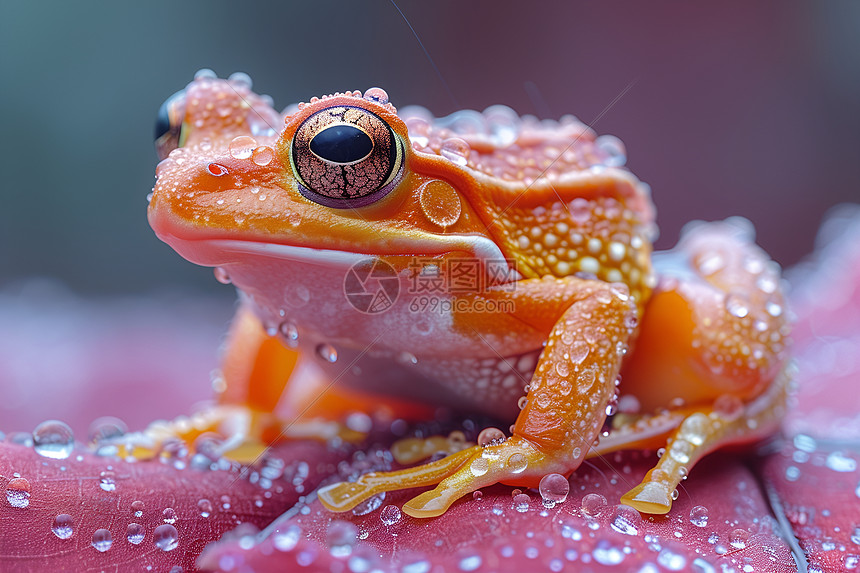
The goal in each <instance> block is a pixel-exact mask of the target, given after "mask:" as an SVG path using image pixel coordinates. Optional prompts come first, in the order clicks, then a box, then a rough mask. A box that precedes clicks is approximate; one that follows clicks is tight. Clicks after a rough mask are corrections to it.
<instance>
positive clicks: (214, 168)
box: [206, 163, 229, 177]
mask: <svg viewBox="0 0 860 573" xmlns="http://www.w3.org/2000/svg"><path fill="white" fill-rule="evenodd" d="M206 171H208V172H209V173H210V175H214V176H215V177H221V176H222V175H227V174H228V173H229V171H228V170H227V168H226V167H224V166H223V165H221V164H220V163H210V164H209V165H207V166H206Z"/></svg>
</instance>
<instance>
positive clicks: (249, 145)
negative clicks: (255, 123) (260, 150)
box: [230, 135, 258, 159]
mask: <svg viewBox="0 0 860 573" xmlns="http://www.w3.org/2000/svg"><path fill="white" fill-rule="evenodd" d="M257 147H258V145H257V140H256V139H254V138H253V137H251V136H249V135H240V136H239V137H235V138H233V141H231V142H230V155H231V156H232V157H233V159H248V158H249V157H251V154H252V153H253V152H254V150H255V149H256V148H257Z"/></svg>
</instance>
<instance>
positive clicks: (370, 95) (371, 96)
mask: <svg viewBox="0 0 860 573" xmlns="http://www.w3.org/2000/svg"><path fill="white" fill-rule="evenodd" d="M362 97H364V99H366V100H367V101H374V102H376V103H378V104H379V105H385V104H387V103H388V93H387V92H386V91H385V90H384V89H382V88H370V89H368V90H367V91H365V92H364V96H362Z"/></svg>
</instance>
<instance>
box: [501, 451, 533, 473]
mask: <svg viewBox="0 0 860 573" xmlns="http://www.w3.org/2000/svg"><path fill="white" fill-rule="evenodd" d="M506 463H507V466H508V470H509V471H510V472H511V473H514V474H518V473H522V472H523V471H524V470H525V469H526V468H527V467H528V465H529V460H528V458H526V457H525V456H524V455H523V454H521V453H519V452H516V453H513V454H511V455H510V457H508V461H507V462H506Z"/></svg>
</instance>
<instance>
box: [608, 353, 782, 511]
mask: <svg viewBox="0 0 860 573" xmlns="http://www.w3.org/2000/svg"><path fill="white" fill-rule="evenodd" d="M792 369H793V366H789V367H787V368H786V369H784V370H783V371H782V372H781V373H780V375H779V376H778V377H777V379H776V381H774V383H773V385H772V386H771V388H769V389H768V390H767V391H766V392H765V393H764V394H762V395H761V396H759V397H758V398H756V399H755V400H753V401H752V402H749V403H747V404H744V403H743V402H742V401H741V400H740V399H739V398H736V397H733V396H730V395H725V396H722V397H721V398H719V399H717V401H716V402H715V403H714V405H713V406H712V407H710V408H701V409H691V410H688V411H687V412H685V413H684V414H685V415H683V418H682V419H683V421H682V422H681V423H680V426H679V427H678V428H677V429H676V430H674V431H673V432H671V433H670V435H669V438H668V440H667V441H666V442H665V452H664V453H663V455H661V456H660V461H659V462H658V463H657V465H656V466H654V468H653V469H651V470H650V471H649V472H648V473H647V474H646V475H645V478H644V479H643V480H642V483H640V484H639V485H637V486H636V487H634V488H633V489H631V490H630V491H629V492H627V493H626V494H624V495H623V496H622V497H621V501H622V503H624V504H627V505H630V506H632V507H634V508H636V509H637V510H639V511H641V512H642V513H652V514H665V513H668V512H669V510H670V509H671V508H672V500H674V499H676V498H677V493H676V491H677V490H676V488H677V487H678V484H679V483H681V481H682V480H683V479H684V478H685V477H686V476H687V474H688V473H689V471H690V469H691V468H692V467H693V465H695V464H696V462H698V461H699V460H700V459H701V458H702V457H703V456H704V455H706V454H708V453H709V452H711V451H713V450H716V449H718V448H721V447H723V446H727V445H731V444H739V443H749V442H754V441H756V440H759V439H761V438H763V437H764V436H766V435H768V434H772V433H773V432H774V431H775V430H776V429H777V428H778V427H779V424H780V420H781V419H782V417H783V416H784V415H785V411H786V397H787V390H788V385H789V381H790V379H791V372H792ZM677 415H678V413H674V414H673V413H671V412H670V413H667V414H662V415H658V416H655V417H654V418H653V419H652V420H650V422H649V421H646V423H644V424H642V423H641V422H642V421H640V425H639V426H638V428H639V430H638V431H637V430H635V429H631V428H626V429H621V431H620V432H619V434H620V435H619V436H616V438H615V442H614V443H613V442H612V441H611V440H607V442H608V443H607V444H606V445H605V446H604V448H605V451H610V450H614V449H621V447H620V446H621V445H622V442H623V441H624V438H625V437H626V438H627V439H628V440H629V441H628V443H627V444H626V446H627V447H642V446H643V445H645V444H648V443H653V440H654V438H655V437H656V436H658V435H659V432H660V431H661V430H662V429H665V428H666V427H667V425H669V424H671V423H672V421H673V419H674V420H677V417H676V416H677ZM610 444H611V447H608V446H610ZM598 449H600V448H598Z"/></svg>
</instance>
